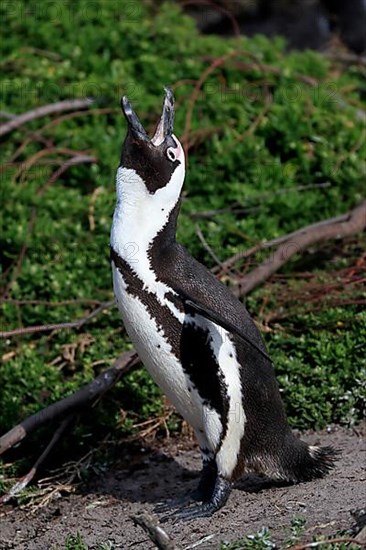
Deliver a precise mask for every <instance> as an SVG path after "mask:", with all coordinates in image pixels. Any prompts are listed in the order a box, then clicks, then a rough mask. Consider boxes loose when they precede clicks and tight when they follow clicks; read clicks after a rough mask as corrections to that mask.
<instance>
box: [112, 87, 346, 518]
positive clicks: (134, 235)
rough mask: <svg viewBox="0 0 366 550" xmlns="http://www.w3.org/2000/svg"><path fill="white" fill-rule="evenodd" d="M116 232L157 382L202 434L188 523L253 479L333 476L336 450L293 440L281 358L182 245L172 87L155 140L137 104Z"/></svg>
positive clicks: (140, 337)
mask: <svg viewBox="0 0 366 550" xmlns="http://www.w3.org/2000/svg"><path fill="white" fill-rule="evenodd" d="M122 110H123V113H124V115H125V118H126V120H127V125H128V130H127V135H126V138H125V141H124V144H123V147H122V156H121V162H120V165H119V167H118V170H117V178H116V188H117V203H116V208H115V211H114V216H113V224H112V230H111V262H112V271H113V285H114V293H115V297H116V301H117V305H118V308H119V311H120V313H121V316H122V319H123V322H124V325H125V327H126V330H127V332H128V334H129V337H130V338H131V340H132V342H133V343H134V345H135V347H136V350H137V352H138V354H139V356H140V358H141V360H142V362H143V363H144V364H145V366H146V368H147V369H148V371H149V372H150V374H151V376H152V377H153V379H154V380H155V382H156V383H157V384H158V385H159V386H160V388H161V389H162V390H163V392H164V393H165V394H166V395H167V397H168V399H169V400H170V401H171V402H172V403H173V404H174V406H175V407H176V409H177V410H178V412H179V413H180V414H181V415H182V416H183V418H184V419H185V420H186V421H187V422H188V423H189V424H190V425H191V426H192V427H193V429H194V432H195V434H196V437H197V441H198V444H199V447H200V450H201V454H202V459H203V469H202V475H201V479H200V483H199V486H198V488H197V490H196V491H195V493H194V495H193V498H194V500H196V501H199V502H200V504H195V505H194V506H193V505H191V506H188V507H184V508H181V509H180V510H178V511H176V512H175V514H176V516H178V517H180V518H185V519H190V518H197V517H207V516H210V515H211V514H212V513H213V512H215V511H216V510H218V509H219V508H221V507H222V506H223V505H224V504H225V502H226V500H227V498H228V496H229V493H230V490H231V487H232V484H233V482H234V481H235V480H237V479H238V478H239V477H240V476H242V475H243V474H244V473H246V472H248V471H255V472H258V473H261V474H265V475H267V476H269V477H271V478H274V479H276V480H284V481H291V482H297V481H302V480H309V479H313V478H316V477H321V476H322V475H324V474H325V473H326V472H327V471H328V470H329V469H330V468H331V467H333V465H334V460H335V457H336V454H337V451H335V450H334V449H333V448H331V447H311V446H309V445H307V444H306V443H304V442H303V441H301V440H299V439H297V438H296V437H295V436H294V435H293V434H292V432H291V430H290V428H289V426H288V423H287V419H286V414H285V411H284V407H283V404H282V401H281V397H280V393H279V389H278V386H277V383H276V379H275V375H274V369H273V365H272V362H271V359H270V358H269V356H268V355H267V352H266V348H265V345H264V343H263V340H262V338H261V335H260V333H259V331H258V329H257V328H256V325H255V324H254V322H253V321H252V319H251V317H250V315H249V313H248V312H247V310H246V308H245V307H244V305H243V304H242V303H241V302H240V301H239V300H238V299H237V298H236V297H235V296H234V295H233V294H232V293H231V292H230V290H229V288H228V287H226V286H225V285H224V284H222V283H221V282H220V281H218V280H217V279H216V278H215V277H214V275H213V274H212V273H210V271H208V269H207V268H206V267H204V266H203V265H202V264H200V263H199V262H198V261H196V260H195V259H194V258H193V257H192V256H191V255H190V254H189V253H188V252H187V250H186V249H185V248H184V247H183V246H181V245H180V244H179V243H178V242H177V241H176V226H177V217H178V213H179V208H180V202H181V193H182V186H183V181H184V176H185V167H184V165H185V157H184V151H183V148H182V145H181V144H180V142H179V140H178V139H177V137H176V136H175V135H174V134H173V118H174V98H173V95H172V92H171V91H170V90H169V89H166V90H165V99H164V105H163V111H162V115H161V118H160V121H159V124H158V126H157V128H156V131H155V134H154V136H153V137H152V138H151V139H150V138H149V136H148V135H147V133H146V131H145V130H144V128H143V126H142V124H141V122H140V121H139V119H138V117H137V115H136V114H135V112H134V111H133V109H132V107H131V105H130V103H129V101H128V99H127V98H126V97H124V98H123V99H122Z"/></svg>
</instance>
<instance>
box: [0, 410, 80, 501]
mask: <svg viewBox="0 0 366 550" xmlns="http://www.w3.org/2000/svg"><path fill="white" fill-rule="evenodd" d="M72 419H73V415H72V414H71V415H69V416H67V417H66V418H65V419H64V420H63V421H62V423H61V424H60V426H59V427H58V428H57V430H56V431H55V433H54V434H53V436H52V439H51V441H50V442H49V444H48V445H47V447H46V448H45V450H44V451H43V453H42V454H41V456H40V457H39V458H38V459H37V460H36V462H35V464H34V466H33V467H32V468H31V469H30V470H29V472H28V473H27V474H26V475H25V476H23V477H22V478H21V479H20V480H19V481H17V483H15V484H14V485H13V487H12V488H11V489H10V491H8V493H6V494H5V495H3V496H2V497H0V506H1V505H2V504H6V503H7V502H9V500H11V499H12V498H14V497H15V496H16V495H17V494H19V493H20V492H21V491H23V489H25V488H26V487H27V485H29V483H30V482H31V481H32V479H33V478H34V476H35V475H36V473H37V471H38V469H39V467H40V466H41V465H42V464H43V463H44V461H45V460H46V458H47V457H48V455H49V454H50V452H51V451H52V449H53V448H54V447H55V445H56V444H57V442H58V441H59V440H60V438H61V436H62V435H63V433H64V431H65V430H66V428H67V427H68V425H69V424H70V423H71V420H72Z"/></svg>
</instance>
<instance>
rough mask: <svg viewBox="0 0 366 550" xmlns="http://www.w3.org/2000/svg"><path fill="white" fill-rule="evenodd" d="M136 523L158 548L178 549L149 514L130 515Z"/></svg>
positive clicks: (165, 549)
mask: <svg viewBox="0 0 366 550" xmlns="http://www.w3.org/2000/svg"><path fill="white" fill-rule="evenodd" d="M131 519H132V520H133V521H134V523H135V524H136V525H139V526H140V527H142V528H143V530H144V531H145V532H146V533H147V534H148V535H149V537H150V540H152V542H153V543H154V544H155V546H156V547H157V548H159V549H160V550H179V549H178V547H177V546H175V544H174V543H173V541H172V539H171V538H170V537H169V535H168V534H167V533H166V532H165V531H164V529H162V528H161V527H160V525H158V523H157V522H156V521H155V520H154V518H153V517H152V516H151V515H150V514H147V513H145V514H139V515H138V516H131Z"/></svg>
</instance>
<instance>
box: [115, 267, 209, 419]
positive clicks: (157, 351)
mask: <svg viewBox="0 0 366 550" xmlns="http://www.w3.org/2000/svg"><path fill="white" fill-rule="evenodd" d="M112 266H113V285H114V292H115V296H116V300H117V306H118V309H119V311H120V313H121V316H122V319H123V322H124V325H125V328H126V330H127V333H128V335H129V337H130V338H131V340H132V342H133V344H134V346H135V348H136V351H137V352H138V354H139V356H140V358H141V360H142V362H143V363H144V365H145V367H146V368H147V369H148V371H149V372H150V374H151V376H152V377H153V379H154V380H155V382H156V383H157V384H158V386H159V387H160V388H161V389H162V391H163V392H164V393H165V394H166V396H167V398H168V399H169V401H170V402H171V403H172V404H173V405H174V406H175V407H176V409H177V410H178V412H179V413H180V414H181V415H182V416H183V417H184V418H185V420H187V422H188V423H189V424H191V425H192V426H193V428H194V429H195V430H200V429H202V428H203V413H202V409H203V404H202V400H201V398H200V396H199V394H198V392H197V391H195V390H194V389H192V388H191V387H190V384H189V378H188V377H187V375H186V374H185V372H184V370H183V368H182V365H181V363H180V361H179V360H178V358H177V357H176V356H175V355H174V353H173V352H172V347H171V345H170V344H169V342H168V340H167V339H166V337H165V335H164V332H163V330H162V329H161V328H159V327H158V325H157V322H156V320H155V318H154V317H153V316H151V314H150V312H149V310H148V308H147V307H146V306H145V305H144V304H143V303H142V301H140V300H139V299H138V297H136V296H133V295H132V294H131V293H129V292H127V290H126V284H125V281H124V280H123V277H122V275H121V273H120V272H119V271H118V270H117V269H116V267H115V266H114V265H113V264H112Z"/></svg>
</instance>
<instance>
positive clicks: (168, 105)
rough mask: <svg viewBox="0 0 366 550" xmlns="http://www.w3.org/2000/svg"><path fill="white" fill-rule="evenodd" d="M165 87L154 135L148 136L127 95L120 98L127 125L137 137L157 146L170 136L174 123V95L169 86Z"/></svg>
mask: <svg viewBox="0 0 366 550" xmlns="http://www.w3.org/2000/svg"><path fill="white" fill-rule="evenodd" d="M164 89H165V98H164V103H163V111H162V114H161V117H160V120H159V124H158V126H157V128H156V130H155V133H154V136H153V137H152V138H151V140H150V138H149V136H148V135H147V133H146V131H145V129H144V127H143V126H142V124H141V122H140V120H139V119H138V117H137V115H136V113H135V111H134V110H133V109H132V107H131V104H130V102H129V101H128V99H127V97H126V96H124V97H123V98H122V102H121V106H122V111H123V114H124V115H125V117H126V120H127V123H128V127H129V129H130V130H131V132H132V133H133V134H134V136H135V137H136V138H137V139H140V140H143V141H151V143H152V144H153V145H154V146H155V147H158V146H159V145H161V144H162V143H163V141H164V140H165V139H166V138H167V137H168V136H171V135H172V133H173V123H174V96H173V93H172V91H171V90H170V89H169V88H164Z"/></svg>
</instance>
